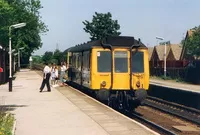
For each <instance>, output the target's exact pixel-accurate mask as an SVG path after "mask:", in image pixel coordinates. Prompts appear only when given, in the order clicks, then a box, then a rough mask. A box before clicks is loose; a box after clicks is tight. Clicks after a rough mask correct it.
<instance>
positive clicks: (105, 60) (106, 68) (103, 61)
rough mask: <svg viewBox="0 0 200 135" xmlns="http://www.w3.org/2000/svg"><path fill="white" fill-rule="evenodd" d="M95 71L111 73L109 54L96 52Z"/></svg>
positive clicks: (107, 52)
mask: <svg viewBox="0 0 200 135" xmlns="http://www.w3.org/2000/svg"><path fill="white" fill-rule="evenodd" d="M97 71H98V72H111V52H109V51H98V52H97Z"/></svg>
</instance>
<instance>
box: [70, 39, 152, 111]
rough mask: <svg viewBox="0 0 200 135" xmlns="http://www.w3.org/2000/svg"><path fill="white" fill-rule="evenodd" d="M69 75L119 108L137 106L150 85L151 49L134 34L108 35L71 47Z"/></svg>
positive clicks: (101, 98) (77, 82)
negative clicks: (149, 54)
mask: <svg viewBox="0 0 200 135" xmlns="http://www.w3.org/2000/svg"><path fill="white" fill-rule="evenodd" d="M67 57H68V58H67V63H69V65H70V68H69V71H68V78H69V82H70V83H71V84H76V85H78V86H81V87H82V88H84V89H87V90H89V91H91V92H93V93H94V94H95V95H96V97H97V98H98V99H99V100H102V101H108V104H109V105H110V106H113V107H116V108H118V109H128V110H130V109H134V108H136V107H137V106H139V105H140V104H141V103H142V102H143V101H144V99H145V98H146V96H147V90H148V88H149V61H148V48H147V47H146V46H145V45H144V44H142V43H141V42H140V40H139V41H138V40H135V39H134V37H125V36H117V37H107V38H105V39H103V40H97V41H93V42H88V43H84V44H81V45H76V46H74V47H71V48H69V49H68V55H67Z"/></svg>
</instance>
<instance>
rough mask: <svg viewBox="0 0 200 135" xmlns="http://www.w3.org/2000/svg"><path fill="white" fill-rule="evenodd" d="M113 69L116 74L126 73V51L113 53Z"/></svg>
mask: <svg viewBox="0 0 200 135" xmlns="http://www.w3.org/2000/svg"><path fill="white" fill-rule="evenodd" d="M114 63H115V65H114V67H115V72H116V73H127V72H128V53H127V51H115V53H114Z"/></svg>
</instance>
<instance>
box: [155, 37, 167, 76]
mask: <svg viewBox="0 0 200 135" xmlns="http://www.w3.org/2000/svg"><path fill="white" fill-rule="evenodd" d="M156 39H158V40H164V38H162V37H156ZM164 44H165V50H164V77H165V78H166V71H167V70H166V42H165V43H164Z"/></svg>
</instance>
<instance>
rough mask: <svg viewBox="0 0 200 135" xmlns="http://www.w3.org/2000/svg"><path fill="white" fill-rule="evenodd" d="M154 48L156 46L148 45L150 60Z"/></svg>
mask: <svg viewBox="0 0 200 135" xmlns="http://www.w3.org/2000/svg"><path fill="white" fill-rule="evenodd" d="M153 49H154V47H148V53H149V61H150V60H151V56H152V53H153Z"/></svg>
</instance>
